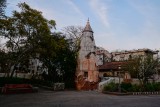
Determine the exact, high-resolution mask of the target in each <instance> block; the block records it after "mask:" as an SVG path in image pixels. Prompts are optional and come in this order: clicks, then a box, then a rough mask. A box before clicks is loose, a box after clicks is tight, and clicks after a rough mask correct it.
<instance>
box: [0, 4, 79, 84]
mask: <svg viewBox="0 0 160 107" xmlns="http://www.w3.org/2000/svg"><path fill="white" fill-rule="evenodd" d="M18 7H19V8H20V11H13V14H12V16H11V17H7V18H4V19H1V20H0V22H1V25H0V28H1V36H3V37H5V38H6V39H7V41H6V50H5V53H6V54H5V55H7V56H9V57H5V58H8V59H7V60H6V62H5V63H4V64H5V65H6V64H7V66H8V68H9V70H8V71H12V72H11V76H13V74H14V69H12V70H11V68H12V67H16V66H17V65H18V64H21V65H23V64H27V63H26V62H27V61H29V59H30V58H32V59H34V58H37V59H39V60H40V61H42V62H43V67H47V68H48V75H47V76H48V77H47V78H46V79H48V80H49V81H53V82H58V81H62V80H63V81H64V80H65V82H67V83H68V84H69V83H71V84H72V85H74V72H75V69H76V56H75V55H76V54H75V52H74V51H71V50H70V46H69V43H68V40H67V39H66V37H65V36H64V34H62V33H55V32H51V31H53V30H52V29H55V25H56V22H55V21H54V20H47V19H46V18H44V17H43V15H42V12H40V11H38V10H36V9H32V8H31V7H30V6H29V5H28V4H26V3H19V4H18ZM1 54H4V53H3V52H2V53H1ZM37 55H38V56H37ZM1 59H2V58H1ZM0 63H1V62H0ZM25 66H29V65H25Z"/></svg>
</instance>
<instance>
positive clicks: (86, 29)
mask: <svg viewBox="0 0 160 107" xmlns="http://www.w3.org/2000/svg"><path fill="white" fill-rule="evenodd" d="M83 32H92V33H93V30H92V28H91V26H90V23H89V19H88V21H87V24H86V26H85V28H84V30H83Z"/></svg>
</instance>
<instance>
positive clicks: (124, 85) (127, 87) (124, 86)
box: [121, 82, 132, 92]
mask: <svg viewBox="0 0 160 107" xmlns="http://www.w3.org/2000/svg"><path fill="white" fill-rule="evenodd" d="M121 89H122V91H124V92H129V91H131V89H132V84H131V83H126V82H122V83H121Z"/></svg>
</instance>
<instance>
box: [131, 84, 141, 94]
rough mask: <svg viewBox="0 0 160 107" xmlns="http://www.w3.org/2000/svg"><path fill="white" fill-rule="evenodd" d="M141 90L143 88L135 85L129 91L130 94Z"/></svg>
mask: <svg viewBox="0 0 160 107" xmlns="http://www.w3.org/2000/svg"><path fill="white" fill-rule="evenodd" d="M140 90H141V88H140V86H139V85H137V84H133V85H132V87H131V88H130V89H129V91H130V92H139V91H140Z"/></svg>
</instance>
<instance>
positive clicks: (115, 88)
mask: <svg viewBox="0 0 160 107" xmlns="http://www.w3.org/2000/svg"><path fill="white" fill-rule="evenodd" d="M103 91H110V92H115V91H118V84H115V83H113V82H111V83H109V84H107V85H106V86H104V89H103Z"/></svg>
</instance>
